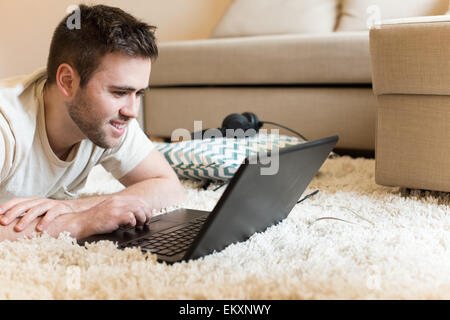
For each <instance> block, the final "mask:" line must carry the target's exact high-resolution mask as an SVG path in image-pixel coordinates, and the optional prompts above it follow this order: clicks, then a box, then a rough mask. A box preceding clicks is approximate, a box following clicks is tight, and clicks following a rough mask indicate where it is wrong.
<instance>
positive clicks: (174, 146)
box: [153, 134, 306, 181]
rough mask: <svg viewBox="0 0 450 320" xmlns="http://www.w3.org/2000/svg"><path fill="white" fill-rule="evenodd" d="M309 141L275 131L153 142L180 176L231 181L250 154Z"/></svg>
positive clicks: (263, 152)
mask: <svg viewBox="0 0 450 320" xmlns="http://www.w3.org/2000/svg"><path fill="white" fill-rule="evenodd" d="M304 142H306V141H304V140H302V139H299V138H295V137H289V136H284V135H275V134H258V135H256V136H253V137H249V138H239V139H234V138H211V139H204V140H190V141H182V142H176V143H161V142H153V144H154V145H155V146H156V148H157V149H158V150H159V151H160V152H161V153H162V154H163V155H164V156H165V158H166V159H167V161H168V162H169V164H170V165H171V166H172V168H173V169H174V170H175V172H176V173H177V175H178V176H179V177H180V178H188V179H195V180H210V181H228V180H230V179H231V178H232V177H233V175H234V174H235V172H236V171H237V169H238V168H239V166H240V165H241V163H242V162H243V161H244V159H245V158H246V157H249V156H254V155H257V154H258V153H262V154H265V153H267V151H270V150H273V149H274V148H278V149H281V148H285V147H290V146H294V145H297V144H300V143H304Z"/></svg>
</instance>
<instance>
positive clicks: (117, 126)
mask: <svg viewBox="0 0 450 320" xmlns="http://www.w3.org/2000/svg"><path fill="white" fill-rule="evenodd" d="M109 123H110V124H111V126H112V127H113V128H114V132H115V133H116V134H117V135H122V134H123V133H124V132H125V128H126V126H127V123H126V122H119V121H110V122H109Z"/></svg>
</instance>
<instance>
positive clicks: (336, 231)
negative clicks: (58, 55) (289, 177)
mask: <svg viewBox="0 0 450 320" xmlns="http://www.w3.org/2000/svg"><path fill="white" fill-rule="evenodd" d="M374 167H375V162H374V161H373V160H366V159H357V160H354V159H350V158H348V157H342V158H337V159H333V160H327V162H326V163H325V165H324V166H323V167H322V169H321V170H320V173H319V174H318V176H317V177H316V178H315V179H314V180H313V182H312V184H311V185H310V187H309V188H308V190H307V192H312V191H314V190H316V189H319V190H320V192H319V194H317V195H316V196H314V197H313V198H311V199H309V200H306V201H305V202H303V203H301V204H298V205H297V206H296V207H295V208H294V209H293V211H292V212H291V214H290V215H289V217H288V218H287V219H286V220H285V221H283V222H281V223H280V224H278V225H276V226H273V227H271V228H269V229H268V230H267V231H266V232H264V233H259V234H255V235H254V236H252V237H251V238H250V239H249V240H248V241H246V242H243V243H239V244H234V245H231V246H229V247H228V248H226V249H225V250H223V251H222V252H220V253H216V254H213V255H210V256H207V257H205V258H203V259H200V260H197V261H191V262H189V263H178V264H175V265H172V266H168V265H166V264H161V263H157V262H156V260H155V257H154V256H152V255H149V254H147V255H143V254H141V252H140V251H139V250H138V249H126V250H118V249H116V247H115V245H114V244H113V243H111V242H106V241H104V242H100V243H97V244H95V245H92V246H90V247H88V248H84V247H80V246H78V245H77V244H76V243H75V242H74V240H73V239H71V238H70V237H69V236H68V235H67V234H63V235H61V236H60V238H59V239H52V238H49V237H48V236H45V235H44V236H42V237H37V238H34V239H31V240H30V239H28V240H25V239H24V240H20V241H16V242H8V241H5V242H2V243H0V299H450V207H449V205H450V197H449V194H447V193H429V192H413V193H412V194H408V195H405V194H402V193H401V192H400V191H399V189H398V188H387V187H382V186H378V185H376V184H375V182H374ZM111 180H112V177H111V176H110V175H109V174H106V173H105V172H104V171H103V170H101V169H100V168H96V170H95V172H93V173H92V174H91V176H90V179H89V182H88V186H87V187H86V189H85V190H84V192H85V194H92V193H102V192H103V193H104V192H111V191H117V190H120V189H121V188H122V186H121V185H120V184H119V183H118V182H117V181H113V183H111ZM183 183H184V186H185V188H186V190H187V192H188V199H189V200H188V203H187V204H186V207H189V208H196V209H203V210H212V208H213V207H214V204H215V202H216V201H217V200H218V199H219V197H220V195H221V193H222V192H223V190H224V189H225V188H221V189H219V190H218V191H213V189H214V188H215V187H216V186H214V185H213V186H210V187H209V188H208V190H203V189H202V188H198V186H199V184H198V183H194V182H189V181H184V182H183Z"/></svg>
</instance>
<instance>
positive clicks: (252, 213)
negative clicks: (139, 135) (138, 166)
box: [78, 136, 339, 264]
mask: <svg viewBox="0 0 450 320" xmlns="http://www.w3.org/2000/svg"><path fill="white" fill-rule="evenodd" d="M338 139H339V137H337V136H333V137H329V138H325V139H320V140H316V141H312V142H307V143H304V144H300V145H296V146H293V147H288V148H282V149H280V150H279V158H278V161H279V162H278V171H277V173H276V174H272V175H264V174H261V172H262V171H261V169H262V168H264V167H266V168H267V163H268V162H267V161H262V159H259V160H257V161H255V158H249V157H247V158H246V159H245V161H244V162H243V163H242V164H241V166H240V167H239V169H238V170H237V171H236V173H235V174H234V176H233V178H232V179H231V180H230V182H229V184H228V186H227V187H226V189H225V190H224V192H223V194H222V196H221V198H220V199H219V201H218V202H217V204H216V205H215V207H214V209H213V210H212V211H211V212H208V211H201V210H193V209H177V210H173V211H171V212H168V213H165V214H161V215H157V216H154V217H153V218H152V219H151V220H150V221H149V222H148V223H147V224H145V225H144V226H142V227H134V228H126V229H122V228H120V229H117V230H116V231H114V232H112V233H109V234H98V235H93V236H90V237H88V238H85V239H80V240H79V241H78V243H79V244H81V245H83V244H85V243H91V242H95V241H100V240H110V241H114V242H117V243H118V247H119V248H127V247H136V246H137V247H140V249H141V250H142V251H144V252H146V251H149V252H152V253H154V254H156V255H157V259H158V261H160V262H162V261H165V262H167V263H169V264H171V263H175V262H180V261H188V260H191V259H198V258H201V257H204V256H206V255H209V254H211V253H214V252H219V251H221V250H223V249H225V248H226V247H227V246H229V245H230V244H233V243H237V242H241V241H245V240H247V239H248V238H249V237H250V236H251V235H253V234H254V233H257V232H263V231H264V230H266V229H267V228H268V227H270V226H272V225H274V224H277V223H279V222H281V221H282V220H284V219H285V218H286V217H287V216H288V214H289V213H290V212H291V210H292V209H293V208H294V206H295V205H296V204H297V201H298V200H299V198H300V197H301V196H302V194H303V192H304V191H305V189H306V188H307V187H308V185H309V183H310V182H311V180H312V179H313V178H314V176H315V175H316V173H317V172H318V170H319V169H320V167H321V166H322V164H323V163H324V162H325V160H326V159H327V157H328V155H329V154H330V152H331V151H332V150H333V148H334V147H335V145H336V143H337V141H338ZM266 156H267V157H269V156H270V154H267V155H266ZM263 157H264V156H263ZM266 160H267V159H266Z"/></svg>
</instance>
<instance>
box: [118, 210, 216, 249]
mask: <svg viewBox="0 0 450 320" xmlns="http://www.w3.org/2000/svg"><path fill="white" fill-rule="evenodd" d="M206 218H207V217H200V218H197V219H194V220H192V221H190V222H189V223H188V224H186V225H185V226H183V227H182V228H179V229H176V230H174V231H172V232H169V233H163V232H164V231H162V232H158V233H154V234H152V235H151V236H150V237H149V238H141V239H137V240H133V241H131V242H127V243H125V244H122V245H119V248H124V247H134V246H138V247H141V250H142V251H144V252H147V251H148V252H151V253H155V254H159V255H164V256H169V257H170V256H174V255H176V254H178V253H181V252H184V251H186V250H187V249H188V248H189V246H190V245H191V244H192V242H193V241H194V239H195V237H196V235H197V234H198V232H199V231H200V228H201V227H202V225H203V224H204V222H205V220H206Z"/></svg>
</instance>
